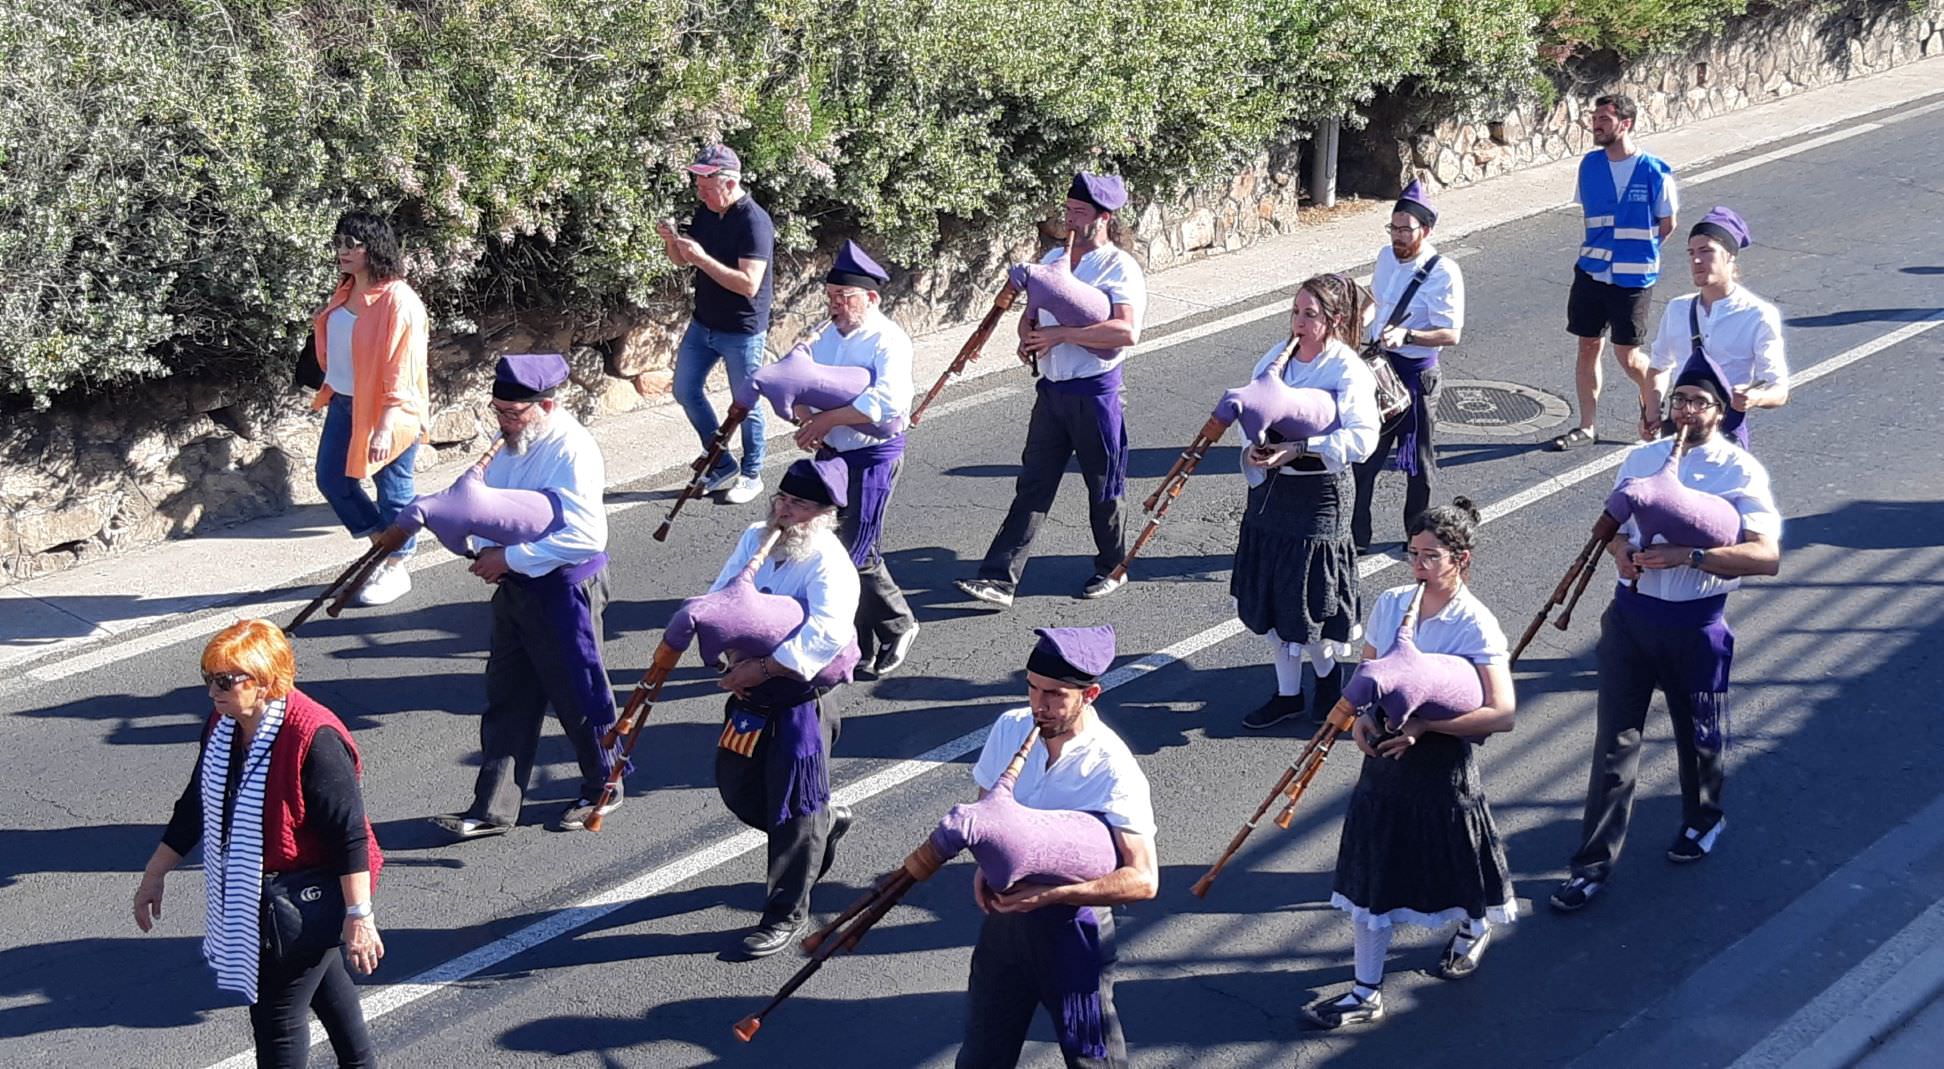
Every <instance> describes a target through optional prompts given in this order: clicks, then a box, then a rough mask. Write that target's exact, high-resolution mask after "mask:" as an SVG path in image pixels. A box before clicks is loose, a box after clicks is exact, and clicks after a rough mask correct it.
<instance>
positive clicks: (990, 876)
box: [735, 724, 1120, 1043]
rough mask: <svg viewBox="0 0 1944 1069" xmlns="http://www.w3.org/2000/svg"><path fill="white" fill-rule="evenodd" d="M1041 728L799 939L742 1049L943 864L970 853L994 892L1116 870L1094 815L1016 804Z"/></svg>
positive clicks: (746, 1021)
mask: <svg viewBox="0 0 1944 1069" xmlns="http://www.w3.org/2000/svg"><path fill="white" fill-rule="evenodd" d="M1039 737H1040V730H1039V725H1037V724H1035V725H1033V727H1032V729H1031V730H1030V731H1028V732H1027V733H1026V741H1025V742H1023V743H1021V744H1020V746H1019V751H1018V752H1017V753H1015V754H1013V758H1012V761H1010V762H1009V763H1008V764H1007V765H1006V770H1005V771H1004V772H1003V773H1001V774H1000V776H999V780H998V782H997V783H994V784H993V785H992V790H990V791H987V792H986V796H985V797H984V798H981V799H979V800H978V801H976V802H970V803H966V804H963V805H955V806H953V807H952V809H951V811H950V812H948V813H946V814H945V818H944V819H943V820H940V821H939V822H938V827H936V828H935V829H933V831H932V833H931V835H930V837H929V838H927V839H926V840H925V841H924V842H922V843H919V844H918V848H917V849H916V850H913V851H912V852H911V853H910V855H909V856H907V857H906V858H905V860H904V864H903V865H901V866H899V867H898V868H896V869H893V870H892V871H890V872H888V873H886V874H885V875H884V876H882V877H880V878H879V879H878V881H877V882H876V884H875V885H874V886H873V887H872V889H871V890H870V891H869V892H867V893H865V894H864V895H863V896H862V897H860V898H859V899H858V900H857V901H855V902H852V903H851V904H850V906H849V907H847V908H846V909H845V910H844V911H843V912H842V913H840V914H838V915H837V916H836V918H834V919H833V920H831V922H830V923H828V924H826V925H824V926H823V927H822V928H820V929H818V930H817V931H816V932H815V933H814V934H812V935H810V936H807V937H806V938H805V939H804V940H803V949H804V952H805V953H807V954H809V955H810V960H809V961H807V962H805V963H804V965H803V967H802V968H801V969H798V970H797V972H796V974H795V975H794V976H791V977H790V979H789V980H788V981H787V982H785V983H784V985H783V986H782V988H781V989H779V990H778V991H777V993H776V997H774V998H772V999H770V1001H769V1004H768V1005H766V1006H764V1007H763V1008H762V1009H760V1010H758V1011H757V1012H755V1013H753V1014H750V1015H749V1016H747V1017H744V1018H743V1019H742V1020H740V1021H737V1022H736V1025H735V1033H736V1037H737V1038H738V1039H741V1040H742V1041H744V1042H745V1043H746V1042H748V1041H750V1040H752V1039H754V1038H755V1037H756V1032H757V1030H758V1029H760V1028H761V1027H762V1026H763V1019H764V1018H765V1017H767V1016H769V1014H770V1013H771V1012H772V1011H774V1010H775V1009H776V1008H777V1007H778V1006H781V1005H782V1004H783V1000H785V999H787V998H789V997H790V996H791V995H792V994H794V993H795V992H796V989H797V988H799V987H802V986H803V983H804V981H806V980H808V979H810V977H811V976H813V975H815V973H816V972H817V970H818V969H821V968H823V964H824V962H826V961H828V960H829V959H830V958H831V957H832V956H833V955H836V954H843V953H848V952H849V951H852V950H855V949H856V948H857V944H858V942H859V941H860V940H862V939H863V938H864V934H865V933H866V932H868V931H870V930H871V927H872V926H873V925H875V924H877V922H878V921H880V920H883V919H884V915H885V914H887V913H889V912H890V911H891V908H892V907H893V906H896V905H897V904H898V902H899V901H900V900H901V899H903V898H904V896H905V893H906V892H907V891H910V890H911V889H912V887H914V886H916V885H917V884H919V883H922V882H923V881H925V880H928V879H931V877H932V874H934V873H936V872H937V871H938V870H939V868H940V867H942V866H943V865H944V864H945V863H946V862H947V861H950V860H951V859H952V858H954V857H956V856H958V854H959V853H960V852H961V851H970V852H971V854H972V859H973V860H974V861H975V862H977V863H978V866H979V872H980V874H981V875H983V876H984V878H985V882H986V886H987V887H989V888H991V889H993V890H994V891H1008V890H1012V889H1014V888H1016V887H1018V886H1020V885H1024V884H1040V885H1047V886H1056V887H1057V886H1064V885H1066V884H1071V883H1083V882H1085V881H1087V880H1097V879H1099V878H1101V877H1102V876H1105V875H1107V874H1108V873H1110V872H1113V871H1114V870H1115V869H1116V868H1119V867H1120V852H1119V849H1118V848H1117V847H1116V846H1115V845H1114V835H1113V832H1112V831H1111V830H1110V829H1109V828H1108V826H1107V822H1106V821H1105V820H1103V819H1102V818H1101V817H1099V816H1098V815H1096V814H1093V813H1083V812H1079V811H1077V810H1063V809H1034V808H1032V807H1030V806H1025V805H1021V804H1020V803H1019V802H1018V801H1017V800H1016V799H1014V798H1013V785H1014V783H1016V782H1017V781H1018V779H1019V773H1020V770H1021V769H1023V768H1024V767H1025V766H1026V755H1027V754H1028V753H1029V752H1030V751H1031V750H1032V748H1033V744H1034V743H1036V742H1038V741H1039Z"/></svg>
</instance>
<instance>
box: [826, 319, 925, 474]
mask: <svg viewBox="0 0 1944 1069" xmlns="http://www.w3.org/2000/svg"><path fill="white" fill-rule="evenodd" d="M810 359H812V360H815V361H816V362H817V363H819V364H823V365H825V366H828V367H867V368H870V369H871V385H870V387H869V388H868V389H866V390H865V391H864V392H863V393H861V394H858V395H857V400H855V401H852V402H851V407H853V408H855V409H857V410H858V411H859V412H862V413H864V415H866V416H868V417H870V419H871V422H873V423H883V422H885V421H886V420H889V419H892V418H894V417H898V416H904V415H907V414H909V413H910V412H911V336H910V335H909V334H906V333H905V332H904V328H903V327H900V326H898V325H897V324H896V323H893V322H891V318H890V317H889V316H887V315H885V314H884V313H883V312H882V311H880V310H878V309H876V308H873V309H871V310H870V311H869V312H867V313H866V314H865V316H864V321H863V322H862V323H859V324H858V325H857V329H856V330H853V331H851V332H850V333H849V334H840V333H838V331H837V327H836V325H835V324H831V325H829V326H828V327H827V328H826V329H824V330H822V331H819V332H818V334H817V339H816V340H815V341H813V342H811V343H810ZM889 440H890V439H888V438H883V437H879V436H877V435H873V434H867V433H865V432H864V429H863V428H862V427H837V428H834V429H832V430H831V432H830V433H829V434H827V435H824V442H825V443H826V444H828V445H829V446H830V448H832V449H835V450H837V451H838V452H840V453H841V452H844V451H846V450H850V449H862V448H864V447H865V446H871V445H878V444H880V443H882V442H886V441H889Z"/></svg>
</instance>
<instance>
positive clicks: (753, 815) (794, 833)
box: [715, 698, 838, 924]
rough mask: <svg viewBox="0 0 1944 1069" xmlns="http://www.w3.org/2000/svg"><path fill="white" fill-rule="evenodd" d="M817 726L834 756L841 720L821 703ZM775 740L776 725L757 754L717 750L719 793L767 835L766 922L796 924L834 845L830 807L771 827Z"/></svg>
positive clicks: (741, 817) (807, 907) (826, 749)
mask: <svg viewBox="0 0 1944 1069" xmlns="http://www.w3.org/2000/svg"><path fill="white" fill-rule="evenodd" d="M817 728H818V730H819V731H820V732H821V733H822V734H823V745H824V755H825V758H826V760H827V759H828V758H829V755H830V754H832V753H834V752H836V751H835V747H836V745H837V728H838V724H837V717H836V715H835V714H833V713H832V712H831V711H830V707H829V706H828V704H826V703H825V702H824V701H823V700H822V699H821V698H819V699H818V700H817ZM775 742H776V724H775V721H774V720H771V722H770V726H769V727H766V728H764V729H763V735H762V737H761V738H759V739H757V740H756V751H755V753H753V754H751V755H750V756H748V757H744V756H743V755H741V754H739V753H734V752H732V751H729V750H725V749H723V748H722V747H720V746H718V747H716V752H715V755H716V768H715V773H716V793H717V794H719V795H721V796H722V804H723V805H726V806H728V807H729V812H731V813H734V814H735V815H736V819H737V820H740V821H742V822H743V823H744V824H747V825H749V826H750V827H752V828H755V829H756V830H757V831H760V832H764V833H767V834H768V836H769V865H768V869H767V871H766V872H765V873H764V876H763V888H764V899H763V919H762V923H763V924H797V923H800V922H802V920H803V919H804V918H805V917H808V916H809V915H810V890H811V888H813V887H815V886H816V885H817V878H818V876H820V875H821V871H820V870H821V869H822V868H823V856H824V848H825V846H826V845H827V844H828V843H829V841H830V824H831V818H830V807H829V806H828V805H826V806H824V807H823V808H821V809H819V810H817V811H816V812H815V813H811V814H810V815H809V816H803V817H792V818H790V819H789V820H786V821H784V822H783V823H781V824H773V823H771V820H770V818H771V817H772V816H773V815H774V814H775V812H776V807H777V806H778V805H779V804H780V801H778V800H775V799H772V798H771V797H770V789H771V785H770V783H769V780H768V778H767V776H766V774H765V766H766V763H767V761H768V758H769V749H770V747H771V746H772V745H774V744H775Z"/></svg>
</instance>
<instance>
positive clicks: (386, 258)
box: [331, 212, 405, 282]
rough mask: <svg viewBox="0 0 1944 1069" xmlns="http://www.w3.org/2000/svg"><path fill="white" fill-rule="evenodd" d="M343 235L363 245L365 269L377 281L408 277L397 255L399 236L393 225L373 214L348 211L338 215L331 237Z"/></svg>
mask: <svg viewBox="0 0 1944 1069" xmlns="http://www.w3.org/2000/svg"><path fill="white" fill-rule="evenodd" d="M339 235H343V236H344V237H347V238H350V239H352V240H353V241H356V242H358V243H360V244H362V245H363V246H364V251H365V267H366V268H367V269H368V270H370V272H371V279H372V281H374V282H387V281H390V280H391V279H394V278H401V277H403V276H404V274H405V267H404V264H403V263H402V262H401V260H402V258H401V257H400V256H399V253H398V235H397V234H396V233H393V232H392V227H391V224H390V223H388V222H386V221H385V220H384V219H383V218H381V217H379V216H376V215H373V214H371V213H370V212H346V213H344V214H343V215H340V216H338V221H337V226H336V227H335V228H333V229H332V231H331V236H332V237H337V236H339Z"/></svg>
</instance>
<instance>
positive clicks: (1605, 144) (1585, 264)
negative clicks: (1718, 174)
mask: <svg viewBox="0 0 1944 1069" xmlns="http://www.w3.org/2000/svg"><path fill="white" fill-rule="evenodd" d="M1636 113H1637V109H1636V107H1635V105H1634V102H1633V98H1631V97H1627V96H1622V95H1620V94H1618V93H1615V94H1612V95H1610V96H1603V97H1600V98H1599V99H1597V100H1595V101H1594V102H1593V118H1592V127H1593V143H1594V144H1595V145H1598V146H1599V148H1598V149H1597V150H1595V151H1593V152H1589V153H1587V154H1586V157H1585V158H1584V159H1582V160H1580V168H1579V184H1578V186H1577V188H1576V189H1575V191H1574V194H1573V200H1574V201H1575V202H1576V203H1578V204H1579V206H1580V209H1581V210H1582V212H1584V214H1585V217H1586V237H1585V238H1584V239H1583V240H1582V242H1581V244H1580V254H1579V261H1578V262H1577V263H1576V264H1574V265H1573V288H1572V292H1571V293H1570V294H1569V295H1568V296H1567V298H1566V331H1567V333H1569V334H1572V335H1573V336H1575V337H1577V338H1578V339H1579V362H1578V364H1577V366H1576V367H1575V369H1574V386H1575V388H1576V389H1577V391H1578V394H1579V398H1578V399H1579V425H1578V426H1575V427H1574V428H1572V429H1571V430H1569V431H1567V432H1566V433H1565V434H1562V435H1560V436H1559V437H1557V438H1554V439H1553V440H1552V445H1551V448H1553V449H1555V450H1561V449H1571V448H1573V447H1574V446H1577V445H1586V444H1588V443H1590V442H1596V441H1599V434H1598V432H1597V431H1596V430H1595V429H1594V427H1595V424H1596V422H1597V420H1598V415H1597V413H1598V402H1599V399H1600V347H1601V339H1602V338H1603V337H1611V338H1612V339H1613V355H1614V358H1615V359H1616V360H1618V361H1619V363H1620V369H1621V370H1622V371H1624V372H1626V373H1627V377H1628V378H1630V379H1632V380H1633V381H1634V384H1635V385H1636V386H1639V387H1640V388H1641V400H1642V402H1643V403H1644V402H1645V401H1646V400H1647V396H1646V389H1647V387H1646V379H1647V364H1646V360H1645V358H1644V357H1643V356H1642V355H1641V352H1640V344H1641V342H1642V341H1643V340H1644V339H1645V335H1646V333H1647V305H1648V302H1649V301H1651V300H1652V298H1653V293H1654V280H1655V279H1656V278H1659V277H1660V247H1661V241H1662V240H1663V239H1665V238H1666V237H1667V236H1668V235H1669V234H1672V233H1673V232H1674V213H1675V212H1676V211H1677V210H1679V208H1680V201H1679V198H1678V197H1677V195H1676V193H1675V189H1674V170H1673V168H1671V167H1669V166H1668V165H1667V161H1666V160H1663V159H1661V158H1660V157H1658V156H1654V155H1650V154H1648V153H1646V152H1643V151H1641V149H1640V147H1639V146H1638V145H1636V144H1635V143H1634V139H1633V127H1634V116H1635V114H1636Z"/></svg>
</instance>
